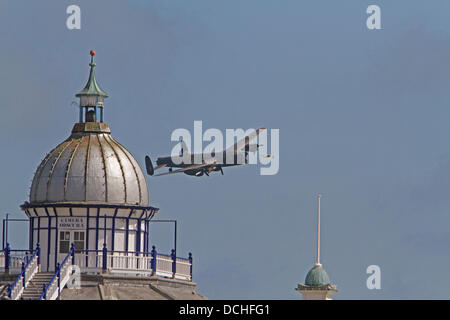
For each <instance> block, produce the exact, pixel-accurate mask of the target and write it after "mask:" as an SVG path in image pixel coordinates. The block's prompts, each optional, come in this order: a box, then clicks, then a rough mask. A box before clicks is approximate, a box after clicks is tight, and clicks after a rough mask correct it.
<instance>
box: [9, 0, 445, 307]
mask: <svg viewBox="0 0 450 320" xmlns="http://www.w3.org/2000/svg"><path fill="white" fill-rule="evenodd" d="M73 4H76V5H78V6H80V8H81V29H80V30H69V29H67V27H66V19H67V18H68V16H69V15H68V14H66V8H67V7H68V6H69V5H73ZM372 4H376V5H379V6H380V8H381V26H382V29H381V30H369V29H368V28H367V27H366V19H367V17H368V14H367V13H366V9H367V7H368V6H369V5H372ZM448 12H450V2H448V1H444V0H435V1H432V2H429V1H406V0H398V1H381V0H375V1H364V0H343V1H331V0H329V1H312V0H307V1H306V0H305V1H298V0H282V1H275V0H245V1H242V0H229V1H217V0H215V1H211V0H190V1H184V0H147V1H144V0H139V1H138V0H130V1H119V0H107V1H106V0H96V1H87V0H77V1H73V0H72V1H69V0H64V1H61V0H48V1H33V2H31V1H24V0H0V39H1V43H2V45H1V46H0V111H1V116H0V147H1V155H2V156H1V158H0V218H1V219H3V218H4V217H5V214H6V213H9V214H10V217H11V218H19V219H23V218H25V214H24V213H23V212H21V210H20V208H19V205H20V204H22V203H23V202H24V201H26V200H28V192H29V188H30V185H31V180H32V178H33V174H34V172H35V170H36V168H37V166H38V165H39V163H40V161H41V160H42V159H43V158H44V157H45V155H46V154H47V152H49V151H50V150H52V149H53V148H54V147H55V146H56V145H58V144H59V143H60V142H62V141H63V140H64V139H66V138H67V137H68V136H69V135H70V131H71V129H72V127H73V124H74V123H75V122H76V121H77V119H78V111H77V109H76V108H75V107H74V106H73V104H72V102H73V101H76V98H75V96H74V95H75V94H76V93H77V92H78V91H79V90H80V89H82V87H83V86H84V85H85V83H86V80H87V77H88V72H89V67H88V64H89V58H90V57H89V51H90V50H91V49H94V50H95V51H96V52H97V55H96V63H97V67H96V75H97V80H98V82H99V84H100V86H101V87H102V89H104V90H105V91H106V92H107V93H108V94H109V96H110V97H109V98H108V99H107V100H106V101H105V122H107V123H109V125H110V126H111V130H112V135H113V136H114V137H115V139H117V140H118V141H119V142H120V143H121V144H122V145H124V146H125V147H126V148H127V149H128V150H129V151H130V152H131V153H132V154H133V155H134V156H135V157H136V159H137V160H138V161H139V163H140V164H141V166H142V167H144V157H145V155H147V154H148V155H150V156H151V157H152V158H153V159H155V158H156V157H158V156H165V155H169V154H170V151H171V149H172V147H173V146H174V143H172V142H171V141H170V136H171V133H172V131H173V130H175V129H177V128H186V129H189V130H193V125H194V121H195V120H202V121H203V128H204V129H207V128H218V129H220V130H223V131H225V129H227V128H244V129H248V128H257V127H266V128H268V129H271V128H273V129H279V130H280V154H279V161H280V170H279V172H278V174H276V175H273V176H262V175H260V174H259V172H260V171H259V169H260V167H259V166H257V165H249V166H240V167H236V168H228V169H225V175H224V176H221V175H220V174H217V173H215V174H214V173H213V174H212V175H211V176H210V177H201V178H195V177H191V176H187V175H184V174H176V175H171V176H164V177H147V182H148V186H149V192H150V199H151V205H152V206H155V207H158V208H160V213H159V217H158V218H160V219H176V220H177V221H178V254H179V255H181V256H187V255H188V252H192V254H193V257H194V276H193V277H194V281H195V282H196V283H197V285H198V288H197V291H198V292H199V293H201V294H203V295H205V296H206V297H208V298H210V299H300V297H301V296H300V294H299V293H298V292H296V291H295V290H294V288H296V287H297V284H298V283H302V282H304V279H305V276H306V273H307V272H308V270H309V269H311V267H312V266H313V264H314V261H315V236H316V229H315V228H316V225H315V223H316V210H317V205H316V196H317V194H318V193H320V194H321V195H322V201H321V209H322V230H321V262H322V264H323V266H324V268H325V269H326V270H327V272H328V274H329V275H330V278H331V280H332V282H333V283H335V284H337V286H338V289H339V293H337V294H336V295H335V296H334V298H336V299H447V298H448V287H449V286H450V278H449V277H447V276H446V272H444V271H445V270H448V269H449V267H450V255H449V254H448V244H449V242H450V230H449V228H448V225H449V222H450V219H449V208H450V197H449V194H450V142H449V141H450V139H449V138H450V123H449V120H450V90H449V89H450V19H448ZM151 228H152V229H151V231H152V235H151V242H152V244H154V245H156V247H157V249H158V251H160V252H169V251H170V249H171V247H172V242H171V241H172V236H173V234H172V228H171V226H170V225H164V224H154V225H152V227H151ZM9 237H10V239H9V240H10V242H11V244H12V246H13V247H16V248H18V247H25V246H26V244H27V237H28V231H27V226H26V224H23V223H14V224H12V225H11V229H10V234H9ZM370 265H378V266H379V267H380V269H381V289H380V290H369V289H368V288H367V286H366V280H367V278H368V276H369V275H368V274H367V273H366V269H367V267H368V266H370Z"/></svg>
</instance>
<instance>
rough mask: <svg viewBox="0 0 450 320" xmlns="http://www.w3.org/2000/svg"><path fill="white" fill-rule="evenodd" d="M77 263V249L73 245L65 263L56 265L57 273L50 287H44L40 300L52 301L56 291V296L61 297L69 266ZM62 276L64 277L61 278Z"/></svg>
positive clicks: (49, 284)
mask: <svg viewBox="0 0 450 320" xmlns="http://www.w3.org/2000/svg"><path fill="white" fill-rule="evenodd" d="M74 261H75V248H74V245H73V243H72V245H71V247H70V250H69V253H68V254H67V256H66V257H65V258H64V260H63V262H62V263H61V264H59V263H57V264H56V271H55V274H54V275H53V277H52V279H51V280H50V282H49V283H48V285H44V288H43V290H42V294H41V296H40V298H39V300H47V299H48V298H49V299H52V297H53V296H54V294H55V292H56V290H58V294H57V295H56V298H57V297H59V296H60V295H61V288H64V286H65V285H66V283H65V281H67V274H66V273H68V272H69V268H68V267H69V266H70V265H72V264H74ZM61 275H62V276H61ZM61 278H62V279H63V283H61Z"/></svg>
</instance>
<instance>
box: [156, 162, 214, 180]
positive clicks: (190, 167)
mask: <svg viewBox="0 0 450 320" xmlns="http://www.w3.org/2000/svg"><path fill="white" fill-rule="evenodd" d="M210 165H211V164H210V163H202V164H194V165H192V166H189V167H185V168H181V169H178V170H174V171H169V172H164V173H160V174H157V175H155V177H158V176H165V175H167V174H173V173H180V172H184V171H188V170H194V169H200V168H204V167H208V166H210Z"/></svg>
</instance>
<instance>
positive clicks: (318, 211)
mask: <svg viewBox="0 0 450 320" xmlns="http://www.w3.org/2000/svg"><path fill="white" fill-rule="evenodd" d="M317 202H318V204H317V261H316V265H318V266H320V194H319V195H317Z"/></svg>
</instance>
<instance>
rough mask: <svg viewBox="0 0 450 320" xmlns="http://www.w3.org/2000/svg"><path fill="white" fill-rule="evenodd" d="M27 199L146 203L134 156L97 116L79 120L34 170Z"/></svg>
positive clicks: (144, 185)
mask: <svg viewBox="0 0 450 320" xmlns="http://www.w3.org/2000/svg"><path fill="white" fill-rule="evenodd" d="M30 203H31V204H40V203H95V204H102V203H105V204H117V205H136V206H148V205H149V195H148V189H147V183H146V181H145V177H144V174H143V172H142V169H141V167H140V166H139V164H138V162H137V161H136V159H135V158H134V157H133V156H132V155H131V153H130V152H128V151H127V150H126V149H125V148H124V147H123V146H122V145H121V144H120V143H118V142H117V141H116V140H115V139H114V138H113V137H112V136H111V133H110V129H109V126H108V125H107V124H105V123H101V122H86V123H77V124H75V126H74V129H73V130H72V135H71V136H70V137H69V138H68V139H67V140H65V141H64V142H62V143H61V144H60V145H58V146H57V147H56V148H55V149H53V150H52V151H51V152H50V153H49V154H48V155H47V156H46V157H45V158H44V160H43V161H42V163H41V164H40V165H39V167H38V168H37V170H36V173H35V175H34V179H33V182H32V185H31V191H30Z"/></svg>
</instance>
